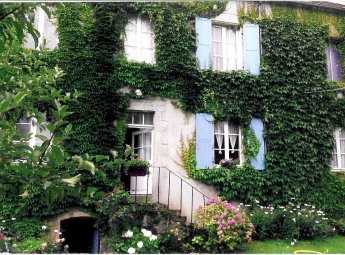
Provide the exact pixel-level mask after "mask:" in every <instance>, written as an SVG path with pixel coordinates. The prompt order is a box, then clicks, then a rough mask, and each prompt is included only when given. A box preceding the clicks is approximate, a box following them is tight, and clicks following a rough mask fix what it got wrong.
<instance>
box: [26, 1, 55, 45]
mask: <svg viewBox="0 0 345 255" xmlns="http://www.w3.org/2000/svg"><path fill="white" fill-rule="evenodd" d="M49 9H50V12H51V18H50V19H49V17H48V15H47V14H46V13H45V11H44V10H43V9H42V8H37V9H36V10H35V11H34V13H30V14H29V17H30V19H31V20H32V22H33V23H34V24H33V25H34V27H35V28H36V29H37V30H38V31H39V33H40V37H39V38H38V47H37V49H38V48H39V47H43V48H44V49H54V48H55V47H56V46H57V44H58V42H59V39H58V35H57V31H56V22H57V20H56V17H54V12H55V9H54V8H53V7H49ZM24 47H25V48H29V49H35V42H34V39H33V37H32V35H31V34H28V35H27V36H26V42H25V43H24Z"/></svg>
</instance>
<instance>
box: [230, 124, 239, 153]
mask: <svg viewBox="0 0 345 255" xmlns="http://www.w3.org/2000/svg"><path fill="white" fill-rule="evenodd" d="M228 123H229V124H228V126H229V134H230V150H231V153H234V151H235V145H236V141H237V139H238V137H239V133H238V131H239V128H238V126H237V125H235V124H234V123H232V122H228Z"/></svg>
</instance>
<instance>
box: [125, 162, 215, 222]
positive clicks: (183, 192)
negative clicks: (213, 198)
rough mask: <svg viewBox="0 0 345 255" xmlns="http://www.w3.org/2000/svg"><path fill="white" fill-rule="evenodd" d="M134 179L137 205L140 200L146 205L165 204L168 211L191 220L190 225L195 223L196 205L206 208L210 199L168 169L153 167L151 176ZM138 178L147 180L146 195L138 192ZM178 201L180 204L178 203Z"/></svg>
mask: <svg viewBox="0 0 345 255" xmlns="http://www.w3.org/2000/svg"><path fill="white" fill-rule="evenodd" d="M132 178H135V190H134V193H131V195H133V196H134V201H135V203H137V202H138V199H140V201H144V202H145V203H148V202H151V203H152V202H153V203H160V204H163V205H165V206H166V207H167V208H168V209H172V210H177V211H180V213H181V216H185V217H186V218H187V219H188V218H189V221H190V223H192V222H193V214H194V210H195V209H196V208H194V206H195V205H196V204H199V205H201V204H203V205H204V206H205V204H206V199H209V197H208V196H207V195H205V194H204V193H203V192H201V191H200V190H198V189H197V188H195V187H194V186H193V185H192V184H190V183H189V182H187V181H186V180H184V179H183V177H181V176H179V175H178V174H176V173H174V172H172V171H171V170H170V169H168V168H167V167H151V173H150V175H146V176H144V177H141V176H133V177H132ZM138 178H146V192H145V193H140V194H139V193H138V192H137V191H138ZM150 178H152V180H151V181H152V184H151V185H152V192H149V191H150V188H149V181H150V180H149V179H150ZM142 180H143V179H142ZM188 195H189V196H188ZM173 196H174V197H173ZM177 197H179V198H177ZM196 197H198V198H199V200H197V199H196ZM178 200H179V202H177V201H178ZM196 202H198V203H196Z"/></svg>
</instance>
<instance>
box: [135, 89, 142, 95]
mask: <svg viewBox="0 0 345 255" xmlns="http://www.w3.org/2000/svg"><path fill="white" fill-rule="evenodd" d="M135 94H136V95H137V96H142V95H143V92H141V90H140V89H136V90H135Z"/></svg>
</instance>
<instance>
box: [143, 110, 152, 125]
mask: <svg viewBox="0 0 345 255" xmlns="http://www.w3.org/2000/svg"><path fill="white" fill-rule="evenodd" d="M144 121H145V123H144V124H145V125H153V113H152V112H146V113H144Z"/></svg>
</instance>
